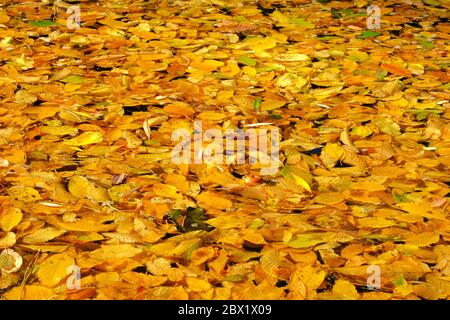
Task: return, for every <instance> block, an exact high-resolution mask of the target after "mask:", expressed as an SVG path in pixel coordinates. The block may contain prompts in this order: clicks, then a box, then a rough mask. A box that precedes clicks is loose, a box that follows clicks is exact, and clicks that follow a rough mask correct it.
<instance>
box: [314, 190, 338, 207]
mask: <svg viewBox="0 0 450 320" xmlns="http://www.w3.org/2000/svg"><path fill="white" fill-rule="evenodd" d="M344 200H345V197H344V195H343V194H342V193H341V192H323V193H320V194H319V195H318V196H317V197H315V198H314V202H317V203H322V204H328V205H332V204H337V203H339V202H342V201H344Z"/></svg>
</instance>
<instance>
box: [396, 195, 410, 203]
mask: <svg viewBox="0 0 450 320" xmlns="http://www.w3.org/2000/svg"><path fill="white" fill-rule="evenodd" d="M394 200H395V202H397V203H398V202H405V201H406V200H407V197H406V196H405V194H394Z"/></svg>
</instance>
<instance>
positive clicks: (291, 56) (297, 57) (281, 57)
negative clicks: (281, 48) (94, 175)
mask: <svg viewBox="0 0 450 320" xmlns="http://www.w3.org/2000/svg"><path fill="white" fill-rule="evenodd" d="M273 58H274V59H275V60H278V61H289V62H298V61H306V60H308V59H309V57H308V56H307V55H306V54H303V53H280V54H277V55H275V56H274V57H273Z"/></svg>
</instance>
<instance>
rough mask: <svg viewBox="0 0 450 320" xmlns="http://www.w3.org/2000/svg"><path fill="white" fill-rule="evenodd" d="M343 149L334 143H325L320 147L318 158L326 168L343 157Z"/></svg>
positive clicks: (332, 165)
mask: <svg viewBox="0 0 450 320" xmlns="http://www.w3.org/2000/svg"><path fill="white" fill-rule="evenodd" d="M344 154H345V152H344V149H342V147H341V146H339V145H338V144H336V143H327V145H326V146H325V147H324V148H323V149H322V152H321V154H320V156H319V157H320V159H321V160H322V162H323V164H324V165H325V167H327V168H332V167H334V165H335V164H336V163H337V162H338V161H339V160H341V159H342V158H343V157H344Z"/></svg>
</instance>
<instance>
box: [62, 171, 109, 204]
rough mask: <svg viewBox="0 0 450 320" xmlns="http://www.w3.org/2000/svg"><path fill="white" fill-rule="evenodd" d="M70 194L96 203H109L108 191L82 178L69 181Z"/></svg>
mask: <svg viewBox="0 0 450 320" xmlns="http://www.w3.org/2000/svg"><path fill="white" fill-rule="evenodd" d="M68 189H69V192H70V193H71V194H72V195H74V196H75V197H78V198H85V197H86V198H89V199H92V200H95V201H99V202H104V201H109V200H110V197H109V195H108V191H107V190H106V189H105V188H103V187H101V186H99V185H97V184H95V183H93V182H90V181H89V180H88V179H86V178H85V177H82V176H73V177H72V178H70V180H69V186H68Z"/></svg>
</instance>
